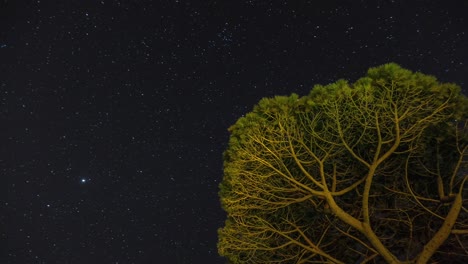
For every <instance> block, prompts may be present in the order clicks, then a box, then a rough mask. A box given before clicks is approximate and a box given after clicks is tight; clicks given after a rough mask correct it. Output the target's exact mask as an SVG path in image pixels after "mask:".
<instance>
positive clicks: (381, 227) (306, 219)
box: [218, 63, 468, 263]
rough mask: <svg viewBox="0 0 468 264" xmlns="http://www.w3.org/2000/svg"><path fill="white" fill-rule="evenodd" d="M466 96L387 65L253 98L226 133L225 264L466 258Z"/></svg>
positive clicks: (223, 194) (222, 242)
mask: <svg viewBox="0 0 468 264" xmlns="http://www.w3.org/2000/svg"><path fill="white" fill-rule="evenodd" d="M467 117H468V99H467V98H466V97H465V96H464V95H463V94H462V93H461V89H460V87H459V86H457V85H455V84H451V83H441V82H439V81H438V80H437V79H436V78H435V77H433V76H429V75H425V74H422V73H418V72H416V73H415V72H411V71H409V70H407V69H403V68H401V67H400V66H399V65H397V64H394V63H390V64H385V65H382V66H379V67H375V68H371V69H369V70H368V72H367V75H366V76H365V77H363V78H361V79H359V80H357V81H356V82H354V83H349V82H348V81H345V80H339V81H337V82H335V83H332V84H329V85H325V86H322V85H317V86H315V87H314V88H313V89H312V90H311V92H310V93H309V94H308V95H306V96H303V97H299V96H298V95H296V94H292V95H291V96H277V97H274V98H264V99H262V100H261V101H260V102H259V103H258V104H257V105H256V106H255V107H254V109H253V110H252V112H250V113H248V114H247V115H245V116H244V117H241V118H240V119H239V120H238V121H237V122H236V123H235V124H234V125H233V126H232V127H230V128H229V131H230V133H231V136H230V140H229V145H228V148H227V150H226V151H225V153H224V178H223V181H222V183H221V184H220V192H219V195H220V199H221V204H222V206H223V208H224V210H225V211H226V212H227V219H226V222H225V226H224V227H223V228H221V229H219V231H218V233H219V242H218V250H219V254H220V255H222V256H225V257H226V258H227V259H228V260H229V262H230V263H382V262H387V263H427V262H429V261H431V262H439V263H457V262H458V263H466V261H467V260H468V206H467V205H468V202H467V199H466V198H464V195H465V196H466V192H467V187H466V186H467V185H468V184H465V182H466V181H467V179H468V164H467V163H468V159H467V156H468V150H467V148H468V133H467V132H468V119H467Z"/></svg>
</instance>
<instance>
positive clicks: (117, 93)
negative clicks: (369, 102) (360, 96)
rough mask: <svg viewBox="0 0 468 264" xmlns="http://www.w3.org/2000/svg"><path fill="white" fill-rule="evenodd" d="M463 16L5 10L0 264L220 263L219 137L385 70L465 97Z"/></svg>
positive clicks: (0, 82)
mask: <svg viewBox="0 0 468 264" xmlns="http://www.w3.org/2000/svg"><path fill="white" fill-rule="evenodd" d="M467 14H468V1H461V0H460V1H427V0H424V1H422V0H419V1H403V0H402V1H356V0H354V1H351V0H348V1H332V0H323V1H277V0H272V1H253V0H252V1H241V0H239V1H234V0H225V1H208V0H205V1H183V0H179V1H177V0H171V1H169V0H167V1H149V0H148V1H144V0H121V1H110V0H103V1H99V0H97V1H87V0H67V1H47V0H41V1H13V0H0V120H1V123H2V124H1V126H0V176H1V180H2V183H3V184H2V185H3V187H2V188H0V194H1V196H0V198H1V205H0V210H1V211H0V224H1V225H0V228H1V229H0V233H1V244H2V245H6V246H0V263H21V264H23V263H73V264H74V263H77V264H79V263H119V264H120V263H136V264H138V263H163V264H165V263H188V264H190V263H216V264H217V263H224V262H223V259H222V258H220V257H218V254H217V249H216V242H217V233H216V232H217V229H218V228H220V227H222V226H223V223H224V219H225V213H224V212H223V211H222V209H221V207H220V203H219V198H218V184H219V183H220V181H221V180H222V176H223V175H222V153H223V151H224V149H225V148H226V145H227V141H228V138H229V134H228V132H227V128H228V127H229V126H230V125H232V124H233V123H234V122H235V121H236V120H237V119H238V118H239V117H241V116H242V115H244V114H246V113H248V112H249V111H250V110H251V109H252V107H253V105H254V104H255V103H256V102H258V101H259V100H260V99H261V98H262V97H266V96H274V95H288V94H291V93H293V92H295V93H298V94H299V95H305V94H307V93H308V92H309V91H310V89H311V88H312V86H313V85H314V84H327V83H330V82H334V81H336V80H337V79H339V78H344V79H348V80H350V81H355V80H356V79H357V78H359V77H362V76H364V75H365V73H366V70H367V69H368V68H369V67H373V66H378V65H381V64H384V63H387V62H396V63H398V64H400V65H401V66H403V67H405V68H408V69H411V70H414V71H421V72H423V73H427V74H432V75H435V76H436V77H438V79H439V80H441V81H446V82H454V83H457V84H459V85H461V86H462V87H463V89H464V91H465V94H467V86H468V79H467V78H468V77H467V76H468V16H467ZM5 187H6V188H5Z"/></svg>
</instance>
